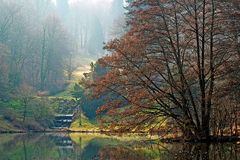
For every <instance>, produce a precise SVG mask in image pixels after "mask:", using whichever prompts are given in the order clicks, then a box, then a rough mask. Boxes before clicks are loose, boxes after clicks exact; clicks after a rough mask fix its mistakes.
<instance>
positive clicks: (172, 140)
mask: <svg viewBox="0 0 240 160" xmlns="http://www.w3.org/2000/svg"><path fill="white" fill-rule="evenodd" d="M34 133H41V134H45V133H56V134H57V133H65V134H66V133H67V134H70V133H85V134H94V133H98V134H105V135H109V136H110V135H123V134H138V135H140V134H142V135H144V134H145V135H151V136H158V135H157V134H150V133H149V132H111V131H72V130H42V131H0V135H1V134H2V135H3V134H34ZM160 137H161V136H159V138H160ZM159 141H160V142H163V143H227V142H231V143H232V142H239V141H240V136H223V137H220V136H219V137H216V136H215V137H213V136H211V137H210V138H209V139H202V140H184V139H183V138H182V137H176V138H160V139H159Z"/></svg>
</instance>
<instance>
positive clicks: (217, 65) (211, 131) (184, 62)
mask: <svg viewBox="0 0 240 160" xmlns="http://www.w3.org/2000/svg"><path fill="white" fill-rule="evenodd" d="M236 4H238V5H239V3H238V1H221V0H203V1H198V0H174V1H172V0H171V1H170V0H136V1H134V2H133V3H132V4H130V5H131V7H130V8H131V9H130V12H129V16H128V17H130V19H129V21H128V24H129V26H130V30H129V31H128V32H127V33H126V34H125V35H124V36H122V37H121V38H120V39H115V40H112V41H111V42H109V43H108V44H107V45H106V46H105V49H106V50H108V51H109V52H111V54H110V55H107V56H105V57H103V58H101V59H100V60H99V63H100V64H101V65H103V66H105V67H107V68H109V72H108V73H107V74H105V75H104V76H101V77H99V78H98V79H96V80H94V81H93V83H92V84H91V86H92V88H93V90H94V94H95V96H100V95H102V94H104V93H114V94H116V95H119V97H118V98H116V97H115V98H111V97H109V99H108V100H107V103H106V104H105V105H104V106H102V107H100V108H99V109H98V113H99V115H101V118H100V120H101V122H102V124H103V125H105V126H110V128H111V129H119V130H125V131H126V130H128V131H130V130H141V129H144V128H146V127H147V126H150V127H153V126H154V127H156V126H160V125H161V124H163V122H164V121H167V122H168V123H171V124H173V125H174V126H175V127H176V126H177V127H179V128H180V130H181V131H182V133H183V136H184V137H185V138H188V139H208V138H209V137H210V136H211V135H219V134H220V132H221V131H222V135H223V134H224V132H225V133H228V131H229V127H230V126H231V129H232V131H231V134H237V127H238V124H239V123H240V122H239V121H238V120H237V115H233V113H234V114H239V107H238V105H237V104H238V102H237V100H236V97H237V96H238V95H239V93H238V91H237V89H236V87H238V85H239V80H238V79H239V56H240V54H239V53H240V52H239V42H240V41H239V39H240V37H239V34H240V31H239V28H240V21H239V19H240V18H239V17H240V10H239V7H237V6H236ZM234 97H235V98H234ZM230 110H231V111H230ZM222 112H223V113H225V112H227V113H229V114H228V115H226V116H228V117H231V119H233V121H231V122H229V123H227V124H225V126H224V127H223V128H222V130H221V131H220V128H219V127H221V126H220V125H221V123H220V124H219V122H220V119H221V118H223V117H221V118H218V116H219V114H220V113H222ZM103 113H104V114H103ZM220 116H221V115H220ZM223 119H226V117H225V118H223ZM221 121H222V120H221ZM214 123H216V124H214ZM164 124H166V123H164ZM217 124H218V125H217ZM216 126H218V127H216ZM227 130H228V131H227Z"/></svg>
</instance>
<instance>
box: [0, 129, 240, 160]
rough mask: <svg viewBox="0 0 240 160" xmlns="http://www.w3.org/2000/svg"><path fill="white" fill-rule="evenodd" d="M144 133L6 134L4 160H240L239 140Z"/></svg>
mask: <svg viewBox="0 0 240 160" xmlns="http://www.w3.org/2000/svg"><path fill="white" fill-rule="evenodd" d="M155 138H156V137H154V138H150V137H147V136H144V135H141V136H139V135H122V136H119V135H118V136H116V135H115V136H113V135H111V136H107V135H101V134H63V133H61V134H2V135H0V160H152V159H154V160H157V159H159V160H160V159H161V160H171V159H178V160H188V159H189V160H192V159H194V160H208V159H209V160H226V159H227V160H238V159H239V158H240V144H239V143H219V144H217V143H215V144H204V143H201V144H198V143H194V144H193V143H171V144H169V143H168V144H165V143H160V142H159V141H158V140H153V139H155Z"/></svg>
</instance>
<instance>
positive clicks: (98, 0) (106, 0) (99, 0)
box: [52, 0, 112, 5]
mask: <svg viewBox="0 0 240 160" xmlns="http://www.w3.org/2000/svg"><path fill="white" fill-rule="evenodd" d="M52 1H53V2H54V3H56V0H52ZM79 1H80V2H81V1H85V2H86V0H69V3H71V4H72V5H74V3H76V2H79ZM87 2H88V3H91V4H96V5H98V4H100V5H102V4H110V3H111V2H112V0H87Z"/></svg>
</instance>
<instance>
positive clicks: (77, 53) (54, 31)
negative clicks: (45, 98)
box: [0, 0, 126, 97]
mask: <svg viewBox="0 0 240 160" xmlns="http://www.w3.org/2000/svg"><path fill="white" fill-rule="evenodd" d="M124 5H126V4H125V2H124V1H122V0H87V1H85V0H17V1H16V0H0V62H1V63H0V73H1V75H0V89H1V90H2V91H6V92H15V91H16V89H19V88H21V86H22V85H25V86H26V85H27V86H30V87H32V88H33V89H34V90H40V91H45V90H47V91H49V92H50V94H55V93H57V92H59V91H61V90H63V89H64V87H66V85H67V83H66V82H67V81H71V80H72V78H73V75H79V76H81V75H82V73H84V72H87V71H88V70H89V69H90V65H89V64H90V63H91V62H94V61H95V60H97V59H98V58H100V57H101V56H103V55H104V54H106V51H104V50H103V49H102V48H103V46H104V42H107V41H109V40H110V39H113V38H116V37H120V36H121V35H122V34H123V33H124V26H125V20H124V12H125V11H124ZM6 92H5V93H6ZM2 93H3V95H0V97H4V96H5V95H8V94H4V92H2Z"/></svg>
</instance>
